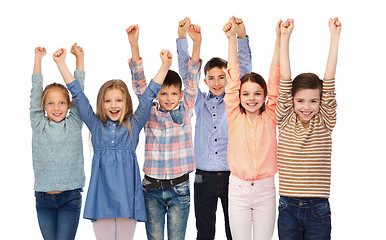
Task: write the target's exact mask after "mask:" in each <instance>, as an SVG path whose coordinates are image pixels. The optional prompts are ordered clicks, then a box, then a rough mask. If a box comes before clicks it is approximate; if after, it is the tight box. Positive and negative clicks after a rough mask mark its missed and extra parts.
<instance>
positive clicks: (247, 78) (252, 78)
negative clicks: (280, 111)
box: [240, 72, 268, 113]
mask: <svg viewBox="0 0 386 240" xmlns="http://www.w3.org/2000/svg"><path fill="white" fill-rule="evenodd" d="M240 81H241V83H240V91H241V86H243V84H244V83H246V82H253V83H257V84H259V85H260V87H261V88H262V89H263V91H264V99H265V98H266V97H267V94H268V91H267V84H266V83H265V80H264V78H263V77H262V76H261V75H260V74H257V73H254V72H251V73H246V74H244V76H243V77H242V78H241V79H240ZM240 109H241V111H242V112H243V113H245V109H244V107H243V106H242V105H241V102H240ZM264 111H265V102H264V103H263V105H261V107H260V109H259V113H262V112H264Z"/></svg>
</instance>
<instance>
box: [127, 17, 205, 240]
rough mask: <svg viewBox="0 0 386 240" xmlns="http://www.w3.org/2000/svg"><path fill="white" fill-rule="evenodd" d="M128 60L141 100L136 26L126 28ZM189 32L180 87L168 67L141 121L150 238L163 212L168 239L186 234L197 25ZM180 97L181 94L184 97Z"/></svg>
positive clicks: (159, 232) (158, 235)
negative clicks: (144, 120)
mask: <svg viewBox="0 0 386 240" xmlns="http://www.w3.org/2000/svg"><path fill="white" fill-rule="evenodd" d="M126 31H127V34H128V37H129V42H130V45H131V53H132V59H130V60H129V65H130V70H131V73H132V77H133V88H134V91H135V94H136V95H137V96H138V98H139V100H141V95H142V93H143V92H144V91H145V89H146V79H145V75H144V71H143V63H142V59H141V58H140V55H139V48H138V36H139V28H138V25H132V26H130V27H129V28H128V29H127V30H126ZM188 33H189V36H190V37H191V38H192V39H196V40H197V41H195V42H196V43H197V44H193V51H192V57H191V59H190V60H189V70H188V71H189V74H188V77H187V78H186V79H184V87H185V89H184V90H181V88H182V81H181V78H180V77H179V75H178V74H177V73H176V72H174V71H172V70H169V72H168V74H167V76H166V78H165V81H164V83H163V84H162V88H161V90H160V91H159V93H158V96H157V98H156V99H157V100H158V103H157V102H154V105H153V107H152V110H151V116H150V118H149V119H148V121H147V123H146V125H145V135H146V145H145V163H144V172H145V178H144V180H143V191H144V197H145V205H146V211H147V219H148V221H147V222H146V234H147V237H148V239H149V240H152V239H163V236H164V226H165V214H166V215H167V232H168V239H176V240H181V239H185V232H186V224H187V220H188V216H189V206H190V186H189V173H190V172H192V171H193V170H195V168H196V164H195V160H194V151H193V142H192V127H191V117H192V116H193V108H194V104H195V100H196V97H197V94H198V88H197V87H198V86H197V85H198V81H199V79H200V68H201V62H202V61H201V60H200V47H201V32H200V27H199V26H197V25H193V24H190V26H189V28H188ZM182 98H183V99H182Z"/></svg>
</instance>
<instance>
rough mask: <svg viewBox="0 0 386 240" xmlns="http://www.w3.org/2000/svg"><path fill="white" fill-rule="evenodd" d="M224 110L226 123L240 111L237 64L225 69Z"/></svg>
mask: <svg viewBox="0 0 386 240" xmlns="http://www.w3.org/2000/svg"><path fill="white" fill-rule="evenodd" d="M224 101H225V104H226V105H225V110H226V113H227V120H228V123H231V122H232V120H233V119H234V118H235V117H236V116H237V114H239V113H240V107H239V105H240V70H239V65H238V64H235V65H233V66H229V67H228V69H227V85H226V87H225V97H224Z"/></svg>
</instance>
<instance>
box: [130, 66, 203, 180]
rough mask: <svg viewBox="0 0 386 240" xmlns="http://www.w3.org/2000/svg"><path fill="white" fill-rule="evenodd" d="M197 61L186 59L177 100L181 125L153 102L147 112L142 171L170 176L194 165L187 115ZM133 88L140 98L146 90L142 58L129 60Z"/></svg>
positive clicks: (197, 76) (194, 91) (192, 100)
mask: <svg viewBox="0 0 386 240" xmlns="http://www.w3.org/2000/svg"><path fill="white" fill-rule="evenodd" d="M201 63H202V61H201V60H200V61H199V62H193V61H191V60H190V61H189V74H188V75H189V76H188V78H187V79H184V80H183V81H184V87H185V89H184V98H183V100H182V101H181V102H180V108H179V110H180V112H181V114H182V115H183V123H182V124H181V125H179V124H176V123H174V122H173V120H172V118H171V115H170V112H167V111H165V110H164V109H162V108H160V107H159V104H158V103H157V102H154V103H153V107H152V110H151V115H150V117H149V119H148V120H147V123H146V125H145V135H146V144H145V163H144V168H143V171H144V172H145V174H146V175H148V176H150V177H153V178H156V179H173V178H177V177H180V176H182V175H184V174H185V173H189V172H191V171H193V170H195V169H196V163H195V160H194V151H193V141H192V126H191V118H192V116H193V108H194V103H195V101H196V98H197V94H198V87H197V85H198V82H199V79H200V69H201ZM129 66H130V70H131V75H132V77H133V81H132V82H133V88H134V92H135V94H136V95H137V96H138V98H139V100H141V95H142V93H143V92H144V91H145V90H146V78H145V74H144V70H143V62H142V59H141V60H138V61H136V62H132V61H131V60H130V61H129Z"/></svg>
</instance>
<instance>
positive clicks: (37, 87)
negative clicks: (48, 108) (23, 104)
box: [29, 74, 45, 129]
mask: <svg viewBox="0 0 386 240" xmlns="http://www.w3.org/2000/svg"><path fill="white" fill-rule="evenodd" d="M42 94H43V75H42V74H32V88H31V95H30V109H29V110H30V121H31V127H32V129H34V128H35V127H36V126H37V125H38V124H39V123H40V121H41V120H42V119H44V117H45V116H44V110H43V109H42Z"/></svg>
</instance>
